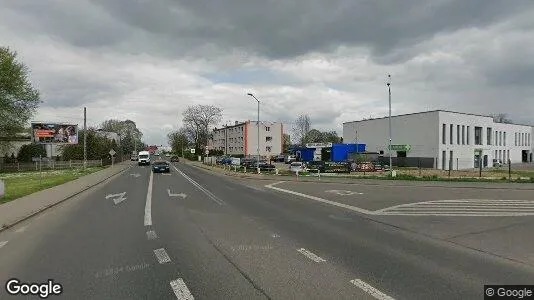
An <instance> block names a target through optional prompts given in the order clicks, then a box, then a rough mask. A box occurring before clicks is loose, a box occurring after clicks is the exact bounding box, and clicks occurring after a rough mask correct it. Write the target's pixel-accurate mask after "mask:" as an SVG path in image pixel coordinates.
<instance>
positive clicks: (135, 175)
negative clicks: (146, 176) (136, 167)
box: [130, 173, 141, 178]
mask: <svg viewBox="0 0 534 300" xmlns="http://www.w3.org/2000/svg"><path fill="white" fill-rule="evenodd" d="M130 176H133V177H135V178H137V177H139V176H141V174H139V173H136V174H130Z"/></svg>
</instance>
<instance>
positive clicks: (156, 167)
mask: <svg viewBox="0 0 534 300" xmlns="http://www.w3.org/2000/svg"><path fill="white" fill-rule="evenodd" d="M152 172H154V173H170V172H171V167H170V166H169V163H168V162H166V161H164V160H157V161H155V162H154V163H152Z"/></svg>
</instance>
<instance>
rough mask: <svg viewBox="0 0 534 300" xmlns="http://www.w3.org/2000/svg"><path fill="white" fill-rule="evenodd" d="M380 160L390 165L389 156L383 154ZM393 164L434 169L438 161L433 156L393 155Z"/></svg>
mask: <svg viewBox="0 0 534 300" xmlns="http://www.w3.org/2000/svg"><path fill="white" fill-rule="evenodd" d="M378 161H379V162H380V163H381V164H383V165H389V156H388V157H384V156H381V157H379V158H378ZM391 164H392V165H393V166H394V167H417V168H424V169H432V168H435V167H436V162H435V159H434V158H433V157H392V158H391Z"/></svg>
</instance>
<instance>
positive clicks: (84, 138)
mask: <svg viewBox="0 0 534 300" xmlns="http://www.w3.org/2000/svg"><path fill="white" fill-rule="evenodd" d="M86 167H87V107H84V108H83V169H84V170H85V168H86Z"/></svg>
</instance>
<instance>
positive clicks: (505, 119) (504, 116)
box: [490, 113, 512, 124]
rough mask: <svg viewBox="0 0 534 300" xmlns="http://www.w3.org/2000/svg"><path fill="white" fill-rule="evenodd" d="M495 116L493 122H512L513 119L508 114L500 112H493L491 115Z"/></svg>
mask: <svg viewBox="0 0 534 300" xmlns="http://www.w3.org/2000/svg"><path fill="white" fill-rule="evenodd" d="M490 116H491V117H493V122H495V123H508V124H509V123H512V120H510V119H508V115H507V114H503V113H498V114H492V115H490Z"/></svg>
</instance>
